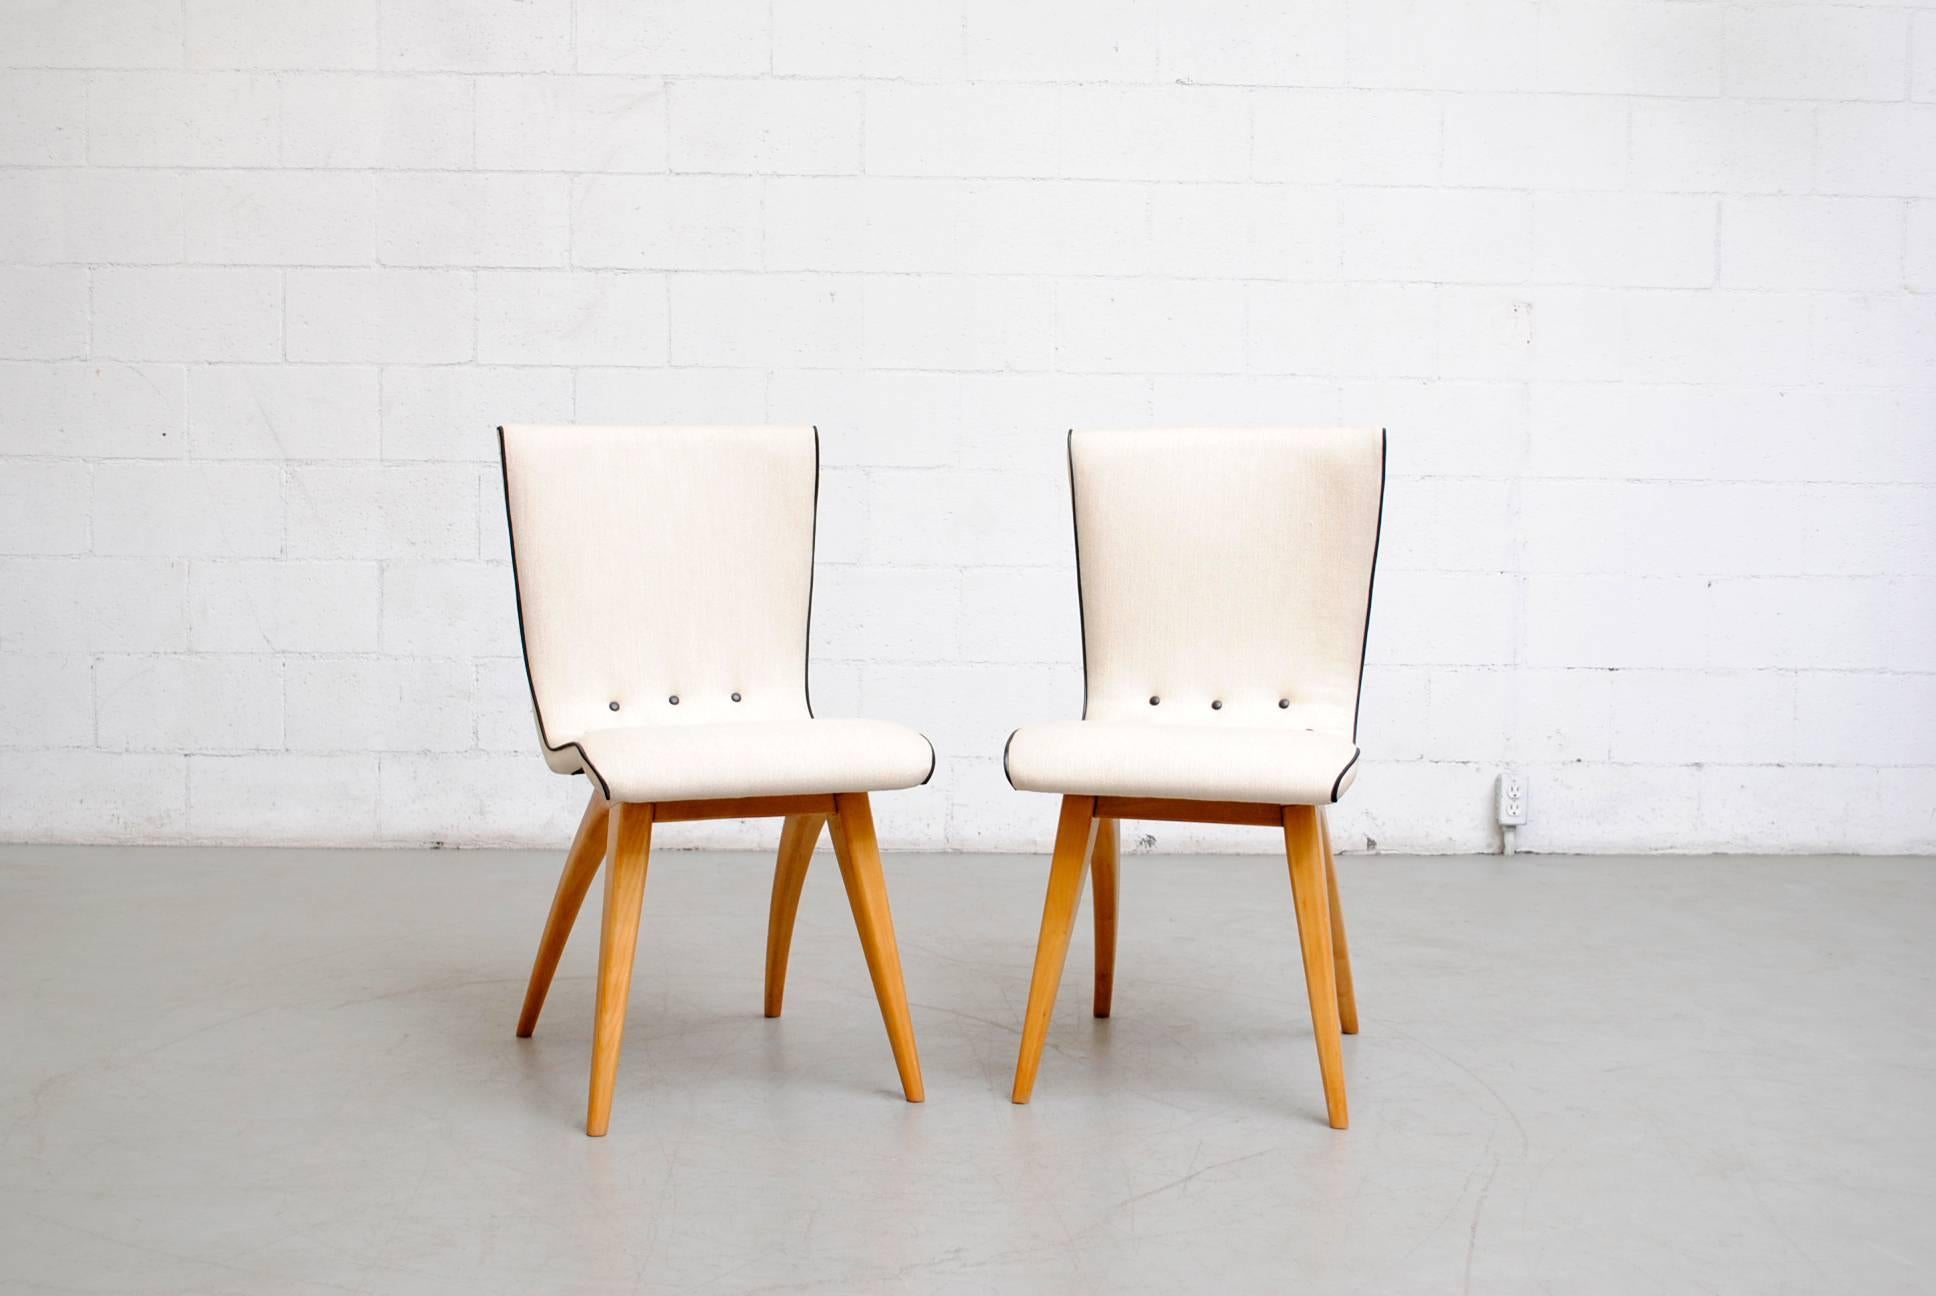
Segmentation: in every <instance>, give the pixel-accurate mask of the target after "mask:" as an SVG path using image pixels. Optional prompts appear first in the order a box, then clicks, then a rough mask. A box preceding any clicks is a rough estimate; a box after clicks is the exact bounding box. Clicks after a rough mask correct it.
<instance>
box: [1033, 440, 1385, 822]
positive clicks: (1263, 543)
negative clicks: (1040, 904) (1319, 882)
mask: <svg viewBox="0 0 1936 1296" xmlns="http://www.w3.org/2000/svg"><path fill="white" fill-rule="evenodd" d="M1069 475H1070V481H1071V484H1072V488H1073V494H1074V504H1075V532H1076V569H1077V583H1078V590H1079V593H1078V597H1079V598H1080V600H1081V604H1082V626H1083V668H1084V676H1085V700H1084V708H1083V718H1082V719H1081V720H1072V721H1060V722H1055V723H1049V724H1035V725H1028V726H1025V727H1024V728H1021V729H1018V730H1016V731H1015V733H1014V734H1013V735H1012V736H1011V737H1010V739H1009V742H1008V749H1007V751H1006V753H1005V755H1004V758H1003V764H1004V766H1005V768H1006V769H1007V772H1008V779H1009V782H1010V783H1011V784H1012V785H1013V786H1015V787H1016V788H1019V789H1021V790H1023V791H1029V792H1056V793H1063V794H1072V795H1086V796H1135V797H1165V798H1181V799H1188V800H1200V801H1251V802H1264V803H1269V804H1275V805H1321V804H1326V803H1329V802H1332V801H1335V800H1337V799H1338V797H1339V796H1340V795H1342V794H1343V792H1344V790H1345V789H1346V788H1347V787H1349V786H1350V785H1351V781H1352V779H1353V777H1354V776H1355V775H1356V773H1357V768H1358V765H1357V761H1358V747H1357V717H1358V691H1359V679H1360V676H1361V674H1362V672H1363V667H1364V647H1365V633H1366V623H1367V619H1368V617H1369V615H1370V609H1371V585H1372V571H1373V567H1374V565H1375V563H1376V559H1377V552H1378V531H1379V522H1380V514H1381V511H1382V507H1383V501H1384V478H1385V437H1384V433H1383V432H1382V431H1379V430H1378V429H1356V428H1324V429H1159V430H1137V431H1123V432H1083V431H1079V432H1072V433H1070V434H1069ZM1152 699H1155V702H1154V704H1153V703H1152Z"/></svg>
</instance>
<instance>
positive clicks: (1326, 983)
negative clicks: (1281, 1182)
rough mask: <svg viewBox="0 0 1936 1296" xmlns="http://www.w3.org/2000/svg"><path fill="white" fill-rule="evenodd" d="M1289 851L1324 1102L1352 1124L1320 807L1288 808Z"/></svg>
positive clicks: (1338, 1124) (1334, 1120)
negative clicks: (1325, 875) (1339, 1023)
mask: <svg viewBox="0 0 1936 1296" xmlns="http://www.w3.org/2000/svg"><path fill="white" fill-rule="evenodd" d="M1284 850H1285V854H1287V855H1288V856H1289V857H1290V861H1291V901H1292V904H1293V906H1294V907H1295V908H1296V910H1297V939H1298V944H1300V945H1301V946H1303V949H1304V983H1305V986H1306V988H1307V989H1308V990H1309V991H1310V995H1311V1032H1312V1034H1314V1035H1316V1036H1317V1041H1318V1070H1319V1071H1320V1072H1322V1073H1323V1075H1324V1105H1325V1108H1326V1110H1327V1111H1328V1112H1329V1114H1330V1117H1331V1128H1332V1129H1343V1128H1345V1126H1346V1125H1347V1124H1348V1123H1349V1119H1350V1118H1349V1116H1348V1115H1347V1113H1346V1110H1345V1100H1344V1047H1343V1045H1342V1044H1341V1043H1340V1038H1341V1037H1340V1035H1339V1033H1338V985H1337V979H1336V977H1337V965H1336V964H1335V963H1334V962H1333V961H1332V956H1331V901H1330V896H1329V894H1328V891H1327V889H1326V886H1325V881H1324V829H1323V827H1322V826H1321V825H1320V824H1319V822H1318V812H1317V807H1316V806H1285V807H1284Z"/></svg>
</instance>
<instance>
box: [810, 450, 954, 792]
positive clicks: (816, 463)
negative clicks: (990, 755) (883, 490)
mask: <svg viewBox="0 0 1936 1296" xmlns="http://www.w3.org/2000/svg"><path fill="white" fill-rule="evenodd" d="M819 550H820V425H819V424H817V423H816V424H814V425H813V524H812V525H811V526H809V527H808V528H807V640H806V642H805V643H804V644H802V645H801V646H800V696H801V697H803V698H805V699H806V703H807V719H809V720H811V719H813V718H814V715H813V572H814V568H815V566H817V565H818V564H817V555H818V553H819ZM928 747H929V748H930V749H932V748H933V747H934V744H933V743H929V744H928ZM933 777H934V767H933V766H932V765H930V766H929V767H928V778H933ZM927 781H928V779H922V780H921V782H922V783H923V784H925V783H926V782H927Z"/></svg>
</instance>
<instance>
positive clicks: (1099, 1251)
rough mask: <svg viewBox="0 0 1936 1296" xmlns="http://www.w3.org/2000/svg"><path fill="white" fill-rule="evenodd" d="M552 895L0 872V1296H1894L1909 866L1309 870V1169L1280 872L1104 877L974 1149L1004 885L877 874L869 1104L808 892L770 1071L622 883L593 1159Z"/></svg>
mask: <svg viewBox="0 0 1936 1296" xmlns="http://www.w3.org/2000/svg"><path fill="white" fill-rule="evenodd" d="M556 865H557V859H556V857H555V856H548V855H538V854H531V853H521V852H483V853H475V854H468V853H467V854H459V853H450V852H394V853H382V852H374V851H372V852H330V851H267V850H238V851H218V850H185V849H148V850H125V849H121V850H115V849H47V848H31V847H8V848H4V849H0V973H3V974H4V976H3V977H0V1291H5V1292H7V1293H15V1292H47V1293H55V1292H58V1293H75V1292H89V1293H94V1292H100V1293H105V1292H143V1293H148V1292H157V1293H159V1292H182V1293H187V1292H194V1293H234V1294H235V1296H242V1294H244V1293H246V1294H247V1296H262V1294H264V1293H343V1292H371V1293H378V1292H381V1293H418V1292H430V1293H449V1294H450V1296H459V1294H462V1296H478V1294H493V1293H506V1294H511V1293H516V1294H517V1296H527V1294H529V1293H608V1292H611V1293H618V1292H654V1291H668V1292H683V1291H691V1292H747V1291H818V1292H827V1293H847V1292H929V1291H937V1292H984V1291H989V1292H1129V1291H1149V1292H1180V1291H1255V1292H1281V1291H1299V1292H1365V1293H1405V1292H1429V1293H1440V1292H1466V1291H1469V1292H1510V1293H1516V1292H1556V1293H1567V1294H1568V1296H1574V1294H1578V1293H1599V1292H1605V1293H1623V1294H1624V1293H1634V1292H1739V1293H1755V1294H1756V1296H1765V1294H1767V1293H1780V1292H1810V1293H1814V1292H1860V1293H1864V1294H1865V1296H1869V1294H1873V1293H1883V1292H1928V1291H1931V1290H1936V1224H1932V1221H1933V1220H1936V940H1933V939H1932V936H1933V935H1936V861H1931V860H1880V859H1867V860H1844V859H1822V858H1804V859H1700V858H1683V859H1562V858H1543V859H1542V858H1528V857H1520V858H1517V859H1514V860H1509V861H1506V860H1497V859H1470V858H1464V859H1424V860H1420V859H1401V858H1390V857H1383V858H1349V857H1348V858H1346V859H1345V860H1343V861H1342V864H1341V876H1342V880H1343V886H1344V902H1345V907H1346V912H1347V916H1348V917H1349V919H1350V932H1351V938H1352V947H1353V950H1354V952H1355V955H1356V967H1357V975H1358V984H1359V988H1360V999H1361V1003H1362V1007H1363V1019H1364V1030H1363V1033H1362V1034H1361V1035H1359V1036H1358V1037H1356V1038H1355V1039H1348V1040H1347V1041H1346V1044H1345V1058H1346V1066H1347V1069H1348V1072H1349V1076H1350V1083H1351V1111H1352V1117H1353V1128H1352V1129H1351V1130H1350V1131H1348V1132H1344V1133H1339V1132H1334V1131H1332V1130H1330V1129H1328V1128H1326V1126H1325V1123H1324V1119H1323V1102H1322V1096H1321V1093H1320V1089H1319V1083H1318V1072H1317V1065H1316V1058H1315V1054H1314V1051H1313V1049H1312V1044H1311V1034H1310V1027H1309V1019H1308V1016H1307V1011H1306V1006H1305V1000H1304V989H1303V984H1302V980H1301V975H1300V971H1299V965H1298V959H1297V952H1296V951H1297V944H1296V938H1295V936H1294V931H1293V924H1292V915H1291V906H1290V897H1289V888H1288V883H1287V881H1286V875H1285V870H1284V868H1283V866H1282V864H1281V863H1275V862H1273V861H1271V860H1269V859H1267V858H1261V857H1258V858H1225V859H1217V858H1195V859H1173V858H1160V857H1150V858H1146V857H1133V858H1130V859H1126V860H1125V861H1124V865H1123V903H1122V909H1123V914H1122V920H1121V922H1122V952H1121V956H1120V967H1119V971H1118V979H1117V990H1116V1015H1115V1017H1114V1018H1113V1019H1112V1020H1110V1021H1107V1022H1099V1021H1096V1020H1094V1019H1093V1018H1091V1017H1090V1015H1089V1013H1088V993H1089V989H1088V981H1089V974H1090V954H1089V951H1090V942H1089V937H1088V931H1087V918H1086V910H1085V917H1084V919H1083V922H1082V926H1081V927H1080V928H1079V934H1078V938H1077V942H1076V945H1075V947H1074V949H1073V951H1072V953H1071V956H1070V961H1069V975H1068V977H1067V978H1066V979H1065V981H1064V984H1063V993H1062V997H1061V1001H1060V1004H1059V1006H1058V1014H1057V1017H1056V1021H1055V1026H1054V1029H1053V1031H1052V1033H1051V1036H1050V1041H1049V1047H1050V1051H1049V1054H1048V1056H1047V1058H1046V1059H1045V1061H1044V1063H1043V1067H1042V1074H1041V1080H1040V1083H1039V1085H1038V1087H1037V1089H1036V1095H1035V1101H1034V1103H1033V1105H1031V1106H1029V1107H1015V1106H1012V1105H1011V1104H1010V1103H1009V1102H1008V1096H1007V1095H1008V1082H1009V1075H1010V1069H1011V1067H1012V1066H1013V1064H1014V1055H1015V1047H1016V1039H1017V1034H1016V1032H1017V1026H1018V1023H1019V1021H1020V1017H1021V1005H1022V1000H1023V996H1024V993H1025V991H1026V988H1027V976H1028V969H1029V962H1030V956H1031V950H1032V946H1033V940H1034V935H1035V927H1036V922H1037V919H1038V916H1039V913H1040V904H1041V895H1042V886H1043V882H1044V879H1045V876H1046V863H1045V861H1042V860H1039V859H1031V858H1020V857H952V858H950V857H908V856H903V857H891V858H890V859H889V861H888V866H887V873H888V881H889V885H890V888H891V891H892V895H893V900H894V905H895V909H896V916H897V920H898V924H899V927H900V933H901V941H902V950H903V953H904V956H905V959H906V966H907V981H908V986H909V990H910V992H911V996H912V999H913V1002H914V1005H915V1006H914V1019H915V1027H916V1029H917V1031H918V1032H919V1036H920V1045H921V1056H922V1060H923V1063H924V1065H925V1070H926V1075H927V1087H928V1101H927V1103H926V1104H925V1105H923V1106H910V1105H908V1104H907V1103H905V1102H903V1101H901V1099H900V1097H899V1095H898V1091H897V1089H896V1085H895V1076H894V1067H893V1063H892V1061H891V1059H890V1056H889V1053H888V1048H887V1041H886V1038H885V1035H884V1033H883V1031H882V1028H881V1023H880V1018H879V1016H878V1015H877V1013H876V1011H875V1008H874V1004H873V1000H872V996H871V993H870V989H869V986H868V981H867V976H866V972H865V968H864V965H863V964H862V961H861V956H860V952H859V948H858V945H857V943H856V941H855V938H854V932H853V927H852V924H851V921H850V919H849V917H848V914H847V911H846V907H845V897H844V895H843V893H842V892H841V889H840V886H839V881H838V875H837V874H836V872H835V870H834V869H833V868H832V866H831V860H830V858H829V857H827V856H826V855H825V854H824V853H823V855H822V856H821V857H820V858H819V859H817V860H816V862H815V866H814V872H813V875H812V876H811V877H810V878H809V880H808V883H807V893H806V900H805V904H804V907H803V909H802V912H801V918H800V927H799V931H798V935H797V937H796V939H795V942H794V951H793V976H792V983H791V985H790V987H789V995H788V999H787V1012H786V1016H785V1017H784V1018H782V1019H780V1020H777V1021H767V1020H765V1019H763V1018H762V1017H761V1015H760V975H761V952H760V951H761V944H762V941H763V938H764V930H765V920H766V887H767V864H766V861H765V860H762V859H756V858H754V857H752V856H747V855H706V854H678V853H666V854H663V855H661V856H660V857H658V858H657V859H655V861H654V863H653V867H652V873H651V880H650V885H649V886H648V888H647V892H646V906H645V925H644V933H643V937H642V947H641V950H640V955H639V961H638V972H637V977H636V980H635V982H634V986H633V994H632V1003H631V1026H630V1031H629V1034H628V1036H627V1039H626V1041H625V1044H626V1051H625V1059H624V1065H623V1069H622V1071H621V1073H620V1076H619V1087H618V1098H617V1106H616V1110H615V1115H614V1118H613V1123H612V1131H611V1134H610V1136H609V1137H607V1138H605V1139H603V1140H590V1139H587V1138H585V1137H584V1135H583V1133H582V1132H581V1129H582V1121H583V1118H584V1097H585V1078H586V1066H587V1054H588V1051H589V1040H590V1026H591V982H590V979H589V973H590V970H591V967H592V962H593V957H594V954H595V947H596V944H597V941H596V932H597V928H596V924H595V917H594V915H595V906H596V903H597V892H596V891H594V893H593V901H592V906H591V907H588V910H587V913H586V915H585V919H584V920H581V927H580V931H579V933H578V936H577V938H576V939H575V940H574V942H573V944H572V947H571V949H570V950H569V951H568V953H567V954H566V960H565V964H564V967H563V970H562V971H561V973H560V978H559V981H558V983H557V985H556V986H555V988H554V989H553V992H552V997H551V1002H550V1004H549V1006H548V1009H547V1013H546V1016H545V1018H544V1020H543V1021H542V1023H541V1024H540V1025H539V1028H538V1034H537V1037H536V1038H534V1039H531V1040H525V1041H520V1040H517V1039H515V1038H513V1035H512V1025H513V1022H514V1019H515V1017H516V1014H517V1009H518V1003H519V999H520V997H521V994H522V991H523V983H524V976H525V972H526V968H527V965H528V960H529V958H530V955H531V951H532V947H533V944H534V942H535V940H536V938H537V934H538V928H539V925H540V922H541V919H542V917H543V913H544V910H545V907H546V905H547V903H548V902H549V898H550V893H551V888H552V884H553V882H554V880H555V876H556Z"/></svg>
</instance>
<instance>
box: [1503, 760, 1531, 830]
mask: <svg viewBox="0 0 1936 1296" xmlns="http://www.w3.org/2000/svg"><path fill="white" fill-rule="evenodd" d="M1525 822H1526V776H1525V775H1524V774H1521V773H1520V772H1519V771H1518V770H1507V771H1506V772H1505V773H1503V774H1501V775H1500V776H1499V823H1500V826H1501V827H1512V826H1515V825H1518V824H1523V823H1525Z"/></svg>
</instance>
